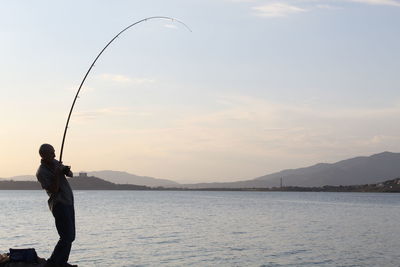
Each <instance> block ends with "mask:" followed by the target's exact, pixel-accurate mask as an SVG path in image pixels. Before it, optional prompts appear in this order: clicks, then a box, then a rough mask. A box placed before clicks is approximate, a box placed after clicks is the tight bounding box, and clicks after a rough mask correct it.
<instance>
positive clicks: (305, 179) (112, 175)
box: [0, 152, 400, 188]
mask: <svg viewBox="0 0 400 267" xmlns="http://www.w3.org/2000/svg"><path fill="white" fill-rule="evenodd" d="M77 174H78V173H76V175H77ZM88 175H89V176H95V177H99V178H101V179H103V180H105V181H108V182H111V183H115V184H133V185H139V186H148V187H172V188H178V187H187V188H253V187H254V188H266V187H278V186H280V179H281V178H283V185H284V186H300V187H320V186H325V185H331V186H339V185H343V186H347V185H363V184H375V183H380V182H382V181H385V180H390V179H395V178H397V177H399V176H400V153H392V152H383V153H379V154H375V155H372V156H369V157H356V158H351V159H347V160H342V161H339V162H336V163H318V164H316V165H313V166H310V167H305V168H299V169H288V170H283V171H280V172H276V173H272V174H268V175H264V176H261V177H258V178H255V179H251V180H245V181H239V182H227V183H198V184H179V183H176V182H174V181H171V180H166V179H157V178H153V177H147V176H137V175H134V174H130V173H127V172H120V171H110V170H108V171H93V172H88ZM8 179H10V180H14V181H36V177H35V176H33V175H23V176H15V177H11V178H8ZM0 181H1V179H0Z"/></svg>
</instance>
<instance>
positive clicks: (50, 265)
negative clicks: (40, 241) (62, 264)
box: [43, 261, 59, 267]
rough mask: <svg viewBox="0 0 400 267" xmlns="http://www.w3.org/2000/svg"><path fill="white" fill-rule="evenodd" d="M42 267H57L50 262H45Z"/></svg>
mask: <svg viewBox="0 0 400 267" xmlns="http://www.w3.org/2000/svg"><path fill="white" fill-rule="evenodd" d="M43 267H59V266H58V265H57V264H55V263H52V262H51V261H46V263H45V264H44V265H43Z"/></svg>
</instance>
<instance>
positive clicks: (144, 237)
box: [0, 191, 400, 267]
mask: <svg viewBox="0 0 400 267" xmlns="http://www.w3.org/2000/svg"><path fill="white" fill-rule="evenodd" d="M75 199H76V219H77V239H76V241H75V242H74V244H73V248H72V253H71V257H70V261H71V262H73V263H77V264H79V265H80V266H83V267H86V266H116V267H117V266H118V267H120V266H399V265H400V250H399V249H400V225H399V224H400V212H399V211H400V209H399V208H400V194H374V193H371V194H370V193H296V192H175V191H75ZM46 201H47V196H46V194H45V193H44V192H43V191H0V203H1V206H0V252H1V253H3V252H7V251H8V248H9V247H35V248H36V250H37V251H38V254H39V256H42V257H45V258H47V257H49V255H50V254H51V252H52V249H53V247H54V245H55V243H56V242H57V239H58V235H57V232H56V230H55V227H54V221H53V218H52V215H51V213H50V212H49V210H48V208H47V203H46Z"/></svg>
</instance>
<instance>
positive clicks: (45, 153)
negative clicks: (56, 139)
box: [39, 144, 56, 163]
mask: <svg viewBox="0 0 400 267" xmlns="http://www.w3.org/2000/svg"><path fill="white" fill-rule="evenodd" d="M39 155H40V157H41V158H42V159H43V160H44V161H46V162H48V163H51V162H52V161H53V159H54V158H55V157H56V154H55V150H54V147H53V146H52V145H49V144H43V145H41V146H40V148H39Z"/></svg>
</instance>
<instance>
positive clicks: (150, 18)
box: [59, 16, 192, 162]
mask: <svg viewBox="0 0 400 267" xmlns="http://www.w3.org/2000/svg"><path fill="white" fill-rule="evenodd" d="M152 19H162V20H171V21H173V22H174V21H176V22H178V23H180V24H182V25H183V26H185V28H187V29H188V30H189V31H190V32H191V31H192V30H191V29H190V28H189V27H188V26H187V25H186V24H185V23H183V22H182V21H180V20H178V19H175V18H171V17H164V16H154V17H148V18H144V19H141V20H139V21H136V22H135V23H132V24H131V25H129V26H127V27H126V28H125V29H123V30H122V31H120V32H119V33H118V34H117V35H115V36H114V38H112V39H111V40H110V41H109V42H108V43H107V45H106V46H105V47H104V48H103V49H102V50H101V51H100V53H99V54H98V55H97V57H96V58H95V59H94V61H93V63H92V65H90V67H89V69H88V70H87V72H86V74H85V76H84V77H83V80H82V82H81V84H80V85H79V88H78V91H77V92H76V95H75V98H74V101H73V102H72V106H71V109H70V110H69V114H68V118H67V122H66V124H65V129H64V135H63V139H62V143H61V150H60V157H59V160H60V162H62V155H63V151H64V143H65V137H66V136H67V130H68V124H69V120H70V118H71V114H72V110H73V109H74V106H75V102H76V99H77V98H78V96H79V93H80V91H81V88H82V86H83V84H84V83H85V81H86V78H87V76H88V75H89V73H90V71H91V70H92V68H93V66H94V64H95V63H96V61H97V60H98V59H99V57H100V56H101V54H103V52H104V50H106V49H107V47H108V46H109V45H110V44H111V43H112V42H113V41H114V40H115V39H117V38H118V36H120V35H121V34H122V33H123V32H125V31H126V30H128V29H130V28H132V27H133V26H135V25H137V24H139V23H142V22H145V21H148V20H152Z"/></svg>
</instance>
